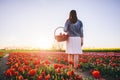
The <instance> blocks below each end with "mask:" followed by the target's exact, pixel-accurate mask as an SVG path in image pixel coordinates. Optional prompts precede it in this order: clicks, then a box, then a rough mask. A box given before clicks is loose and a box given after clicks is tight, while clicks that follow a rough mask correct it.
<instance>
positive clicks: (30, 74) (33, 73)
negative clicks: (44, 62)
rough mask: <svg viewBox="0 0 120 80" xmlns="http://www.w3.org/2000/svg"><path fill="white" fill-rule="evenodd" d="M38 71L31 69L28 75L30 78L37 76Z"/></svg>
mask: <svg viewBox="0 0 120 80" xmlns="http://www.w3.org/2000/svg"><path fill="white" fill-rule="evenodd" d="M36 73H37V72H36V69H31V70H30V71H29V72H28V75H29V76H35V75H36Z"/></svg>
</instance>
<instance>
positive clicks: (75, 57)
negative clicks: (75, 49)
mask: <svg viewBox="0 0 120 80" xmlns="http://www.w3.org/2000/svg"><path fill="white" fill-rule="evenodd" d="M78 57H79V56H78V54H74V68H77V66H78V61H79V60H78Z"/></svg>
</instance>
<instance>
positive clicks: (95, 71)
mask: <svg viewBox="0 0 120 80" xmlns="http://www.w3.org/2000/svg"><path fill="white" fill-rule="evenodd" d="M92 75H93V77H94V78H100V72H99V71H98V70H94V71H93V72H92Z"/></svg>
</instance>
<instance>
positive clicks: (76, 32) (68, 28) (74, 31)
mask: <svg viewBox="0 0 120 80" xmlns="http://www.w3.org/2000/svg"><path fill="white" fill-rule="evenodd" d="M64 31H65V32H67V33H68V35H69V36H70V37H81V38H82V37H83V24H82V22H81V21H80V20H77V22H76V23H71V22H70V21H69V20H67V21H66V22H65V26H64Z"/></svg>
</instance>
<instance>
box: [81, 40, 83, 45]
mask: <svg viewBox="0 0 120 80" xmlns="http://www.w3.org/2000/svg"><path fill="white" fill-rule="evenodd" d="M81 46H83V38H81Z"/></svg>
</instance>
